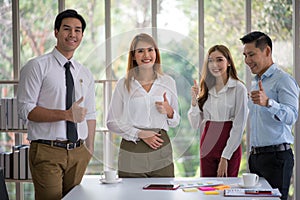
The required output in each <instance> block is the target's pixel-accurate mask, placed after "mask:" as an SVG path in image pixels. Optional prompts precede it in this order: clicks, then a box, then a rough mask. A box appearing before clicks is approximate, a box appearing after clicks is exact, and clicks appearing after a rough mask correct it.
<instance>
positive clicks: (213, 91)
mask: <svg viewBox="0 0 300 200" xmlns="http://www.w3.org/2000/svg"><path fill="white" fill-rule="evenodd" d="M233 87H236V80H235V79H233V78H231V77H229V78H228V81H227V83H226V84H225V85H224V87H223V88H222V89H221V90H220V92H219V94H220V93H223V92H226V91H227V90H228V88H233ZM208 93H209V94H212V95H217V93H216V89H215V87H213V88H211V89H210V90H209V91H208Z"/></svg>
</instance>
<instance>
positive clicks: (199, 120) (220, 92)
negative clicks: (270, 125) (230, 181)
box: [188, 45, 248, 177]
mask: <svg viewBox="0 0 300 200" xmlns="http://www.w3.org/2000/svg"><path fill="white" fill-rule="evenodd" d="M191 95H192V103H191V104H192V105H191V108H190V110H189V112H188V119H189V122H190V124H191V126H192V127H193V128H195V129H197V128H200V131H201V133H202V134H201V141H200V163H201V164H200V169H201V176H203V177H223V176H225V177H236V176H237V175H238V172H239V167H240V162H241V157H242V150H241V140H242V134H243V131H244V128H245V125H246V120H247V115H248V108H247V89H246V87H245V86H244V84H243V83H242V82H241V81H240V80H239V78H238V76H237V72H236V68H235V65H234V62H233V59H232V56H231V53H230V51H229V49H228V48H227V47H226V46H224V45H215V46H213V47H211V48H210V49H209V51H208V55H207V58H206V60H205V63H204V65H203V68H202V74H201V80H200V89H199V86H198V85H197V82H196V81H194V85H193V86H192V88H191Z"/></svg>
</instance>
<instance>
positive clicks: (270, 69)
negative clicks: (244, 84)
mask: <svg viewBox="0 0 300 200" xmlns="http://www.w3.org/2000/svg"><path fill="white" fill-rule="evenodd" d="M276 69H277V64H276V63H273V64H272V65H271V66H270V67H269V68H268V69H267V71H265V73H263V75H262V76H261V77H260V78H259V77H258V75H256V76H255V80H257V81H259V80H260V79H261V80H263V79H264V78H266V77H270V76H272V74H273V73H274V72H275V71H276Z"/></svg>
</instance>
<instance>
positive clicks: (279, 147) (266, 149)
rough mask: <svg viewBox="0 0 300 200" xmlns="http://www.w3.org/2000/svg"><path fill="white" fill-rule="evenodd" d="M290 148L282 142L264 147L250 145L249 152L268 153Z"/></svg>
mask: <svg viewBox="0 0 300 200" xmlns="http://www.w3.org/2000/svg"><path fill="white" fill-rule="evenodd" d="M290 148H291V145H290V144H287V143H283V144H278V145H271V146H265V147H252V148H251V154H260V153H270V152H277V151H286V150H289V149H290Z"/></svg>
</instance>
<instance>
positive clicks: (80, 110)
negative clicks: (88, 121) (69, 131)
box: [67, 97, 87, 123]
mask: <svg viewBox="0 0 300 200" xmlns="http://www.w3.org/2000/svg"><path fill="white" fill-rule="evenodd" d="M82 102H83V97H81V98H80V99H79V100H78V101H76V102H74V103H73V104H72V107H71V108H70V109H69V110H67V112H68V113H69V116H70V117H69V118H70V119H68V121H71V122H75V123H78V122H82V121H83V120H84V119H85V115H86V113H87V109H86V108H84V107H81V106H80V105H79V104H81V103H82Z"/></svg>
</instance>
